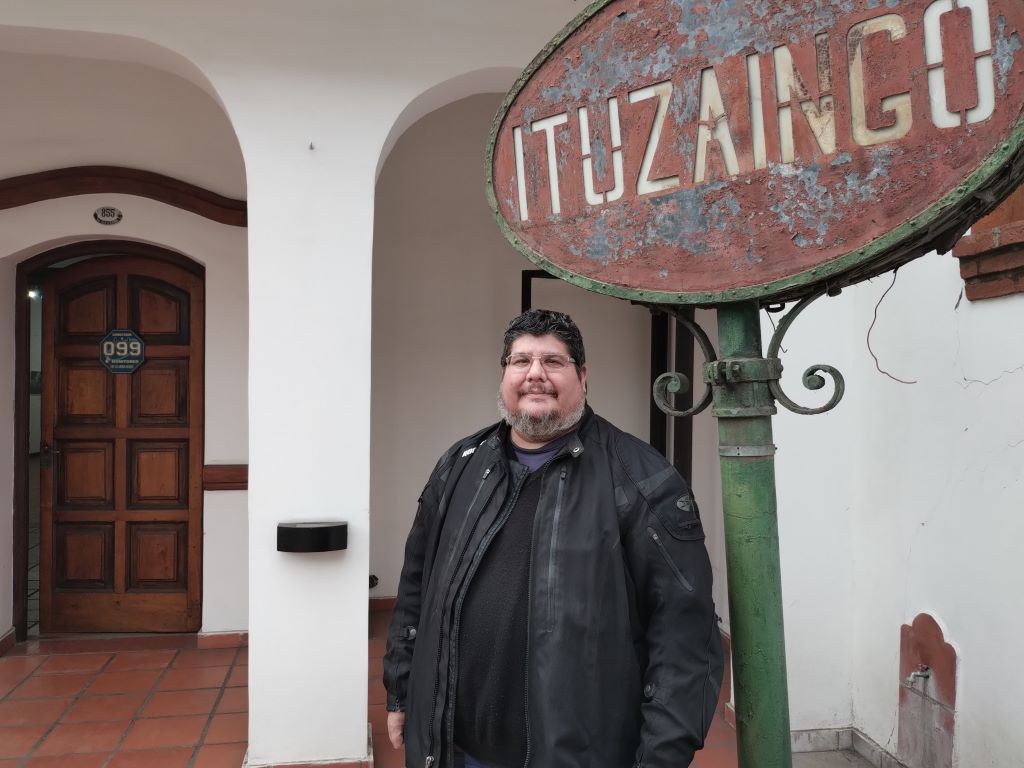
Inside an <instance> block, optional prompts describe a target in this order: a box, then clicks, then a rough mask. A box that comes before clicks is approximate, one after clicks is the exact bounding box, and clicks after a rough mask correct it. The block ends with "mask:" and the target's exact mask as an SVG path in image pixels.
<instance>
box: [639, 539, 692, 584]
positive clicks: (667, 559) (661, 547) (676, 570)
mask: <svg viewBox="0 0 1024 768" xmlns="http://www.w3.org/2000/svg"><path fill="white" fill-rule="evenodd" d="M647 533H648V535H649V536H650V537H651V539H652V540H653V541H654V543H655V544H657V545H658V551H659V552H661V556H662V557H664V558H665V562H666V563H668V567H669V568H671V569H672V573H674V574H675V575H676V579H678V581H679V583H680V584H682V585H683V589H685V590H686V591H687V592H693V585H692V584H691V583H690V582H689V581H687V580H686V577H685V576H683V572H682V571H680V570H679V568H678V567H677V566H676V564H675V563H674V562H673V561H672V558H671V556H670V555H669V554H668V550H667V549H665V545H664V544H662V542H661V537H660V536H658V532H657V531H655V530H654V529H653V528H648V529H647Z"/></svg>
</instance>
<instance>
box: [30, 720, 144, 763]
mask: <svg viewBox="0 0 1024 768" xmlns="http://www.w3.org/2000/svg"><path fill="white" fill-rule="evenodd" d="M128 725H129V721H127V720H116V721H114V722H108V723H61V724H60V725H58V726H57V727H56V728H54V729H53V730H52V731H51V732H50V734H49V735H48V736H47V737H46V738H45V739H44V740H43V743H42V744H40V745H39V748H38V749H36V751H35V755H39V756H44V755H73V754H79V753H82V752H110V751H111V750H113V749H114V747H116V746H117V744H118V742H119V741H121V737H122V736H123V735H124V732H125V731H126V730H127V729H128Z"/></svg>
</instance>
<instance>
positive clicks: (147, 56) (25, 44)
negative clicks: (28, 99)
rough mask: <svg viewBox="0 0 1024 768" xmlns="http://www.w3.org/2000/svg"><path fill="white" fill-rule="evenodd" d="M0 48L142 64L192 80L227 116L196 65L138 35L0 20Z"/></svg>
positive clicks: (218, 95) (221, 103) (217, 95)
mask: <svg viewBox="0 0 1024 768" xmlns="http://www.w3.org/2000/svg"><path fill="white" fill-rule="evenodd" d="M0 51H8V52H10V53H29V54H44V55H45V54H49V55H52V56H67V57H77V58H83V59H103V60H106V61H124V62H131V63H135V64H144V65H146V66H149V67H152V68H153V69H158V70H161V71H163V72H167V73H169V74H172V75H177V76H178V77H180V78H182V79H184V80H187V81H188V82H190V83H192V84H193V85H195V86H196V87H197V88H199V89H200V90H202V91H204V92H205V93H206V94H207V95H208V96H210V98H212V99H213V100H214V101H215V102H217V105H218V106H219V107H220V108H221V110H222V111H223V112H224V114H225V116H227V117H228V121H229V122H230V120H231V118H230V116H229V115H228V111H227V108H226V107H225V105H224V101H223V100H222V99H221V97H220V94H219V93H218V92H217V89H216V88H214V86H213V83H212V82H211V81H210V79H209V78H208V77H207V76H206V74H205V73H204V72H203V71H202V70H201V69H200V68H199V66H198V65H196V64H195V63H194V62H193V61H191V60H190V59H188V58H187V57H185V56H184V55H182V54H180V53H178V52H177V51H174V50H172V49H170V48H168V47H166V46H164V45H160V44H158V43H154V42H151V41H149V40H145V39H143V38H141V37H133V36H130V35H119V34H112V33H107V32H83V31H74V32H72V31H69V30H64V29H50V28H45V27H20V26H13V25H9V24H0Z"/></svg>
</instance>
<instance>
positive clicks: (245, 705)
mask: <svg viewBox="0 0 1024 768" xmlns="http://www.w3.org/2000/svg"><path fill="white" fill-rule="evenodd" d="M217 711H218V712H248V711H249V689H248V688H225V689H224V693H223V694H221V697H220V701H219V702H218V703H217Z"/></svg>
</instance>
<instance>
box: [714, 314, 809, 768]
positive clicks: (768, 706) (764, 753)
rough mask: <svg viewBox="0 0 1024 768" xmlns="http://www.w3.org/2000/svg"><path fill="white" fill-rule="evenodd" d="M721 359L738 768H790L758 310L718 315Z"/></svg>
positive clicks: (770, 408)
mask: <svg viewBox="0 0 1024 768" xmlns="http://www.w3.org/2000/svg"><path fill="white" fill-rule="evenodd" d="M718 338H719V359H718V360H716V361H714V362H713V363H709V364H708V365H707V367H706V370H705V378H706V380H707V381H708V383H710V384H711V385H712V392H713V396H714V408H713V411H712V412H713V413H714V415H715V416H716V417H717V418H718V436H719V453H720V454H721V463H722V503H723V508H724V511H725V544H726V556H727V561H728V576H729V616H730V630H731V633H732V663H733V680H734V683H735V692H736V730H737V741H738V751H739V765H740V768H791V767H792V763H793V758H792V754H791V747H790V731H789V694H788V691H787V687H786V645H785V637H784V632H783V621H782V585H781V573H780V568H779V526H778V518H777V515H776V503H775V457H774V454H775V446H774V445H773V443H772V415H773V414H774V413H775V404H774V400H773V399H772V395H771V392H770V390H769V387H768V381H769V380H771V379H773V378H774V379H778V377H779V374H780V373H781V364H780V363H779V362H778V360H777V359H776V360H772V359H765V358H764V357H763V356H762V352H761V325H760V320H759V318H758V306H757V304H756V302H745V303H740V304H723V305H720V306H719V307H718Z"/></svg>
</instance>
